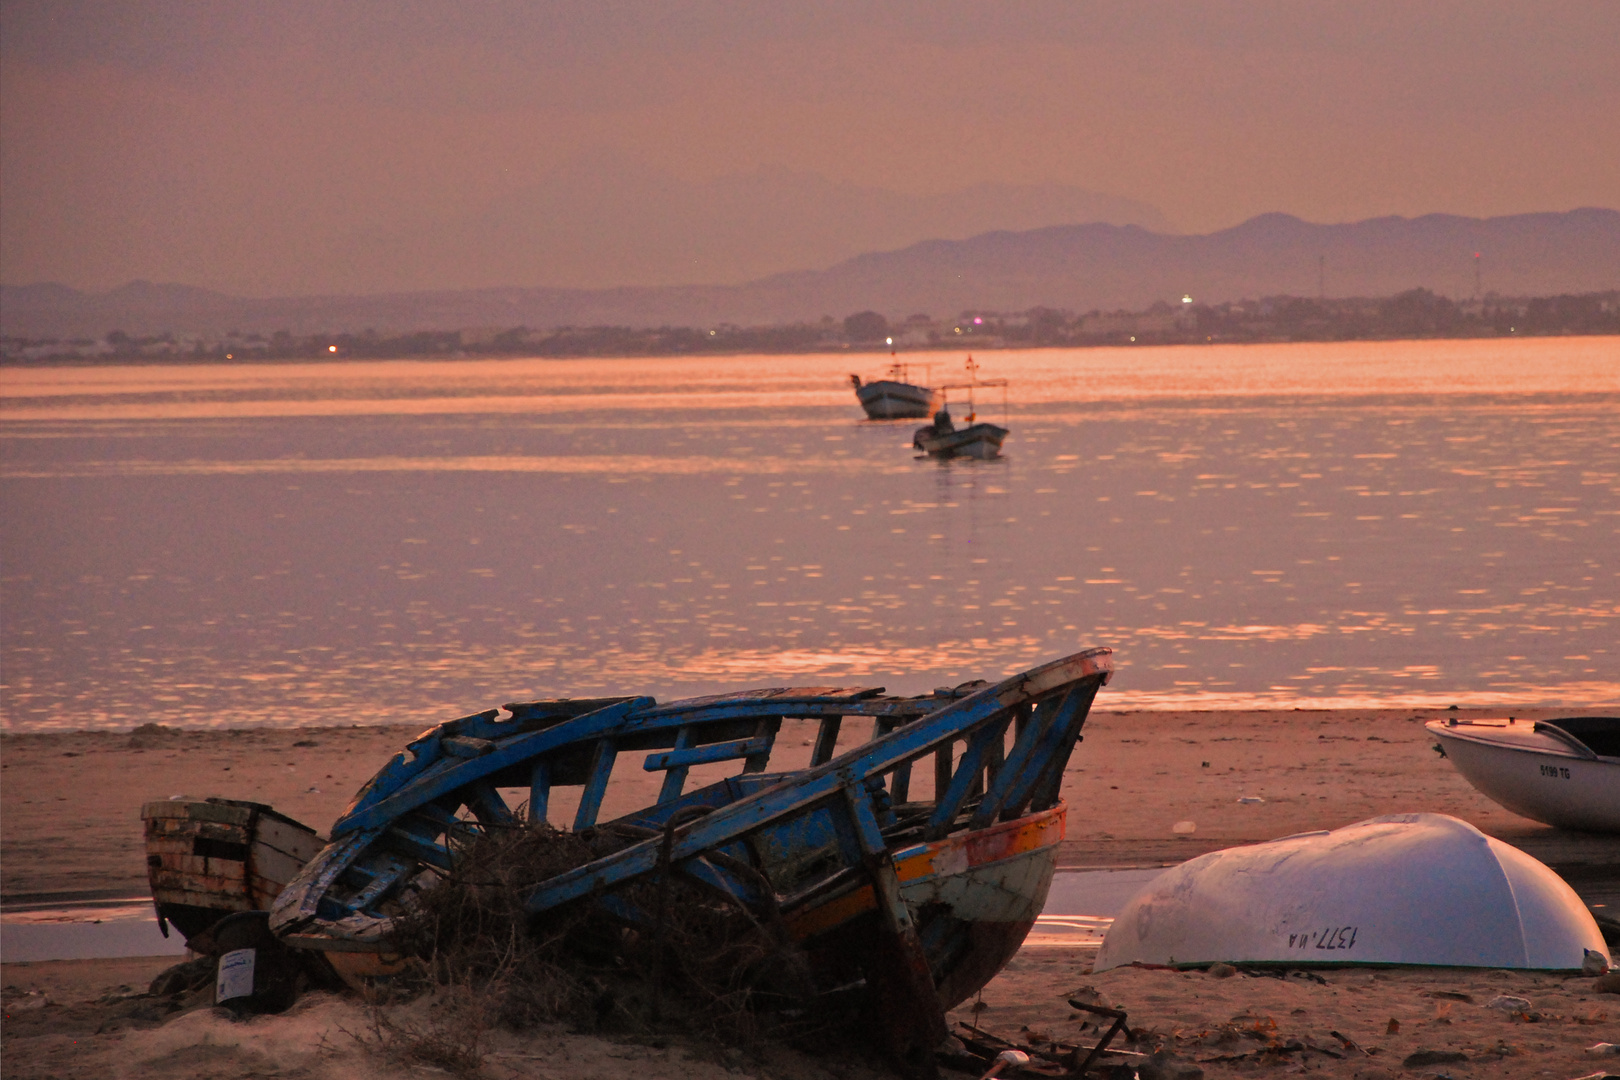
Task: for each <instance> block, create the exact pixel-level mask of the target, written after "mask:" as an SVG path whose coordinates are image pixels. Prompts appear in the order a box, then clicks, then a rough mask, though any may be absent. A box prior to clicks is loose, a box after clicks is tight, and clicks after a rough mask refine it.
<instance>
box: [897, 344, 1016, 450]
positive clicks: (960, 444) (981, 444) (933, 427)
mask: <svg viewBox="0 0 1620 1080" xmlns="http://www.w3.org/2000/svg"><path fill="white" fill-rule="evenodd" d="M967 372H968V381H967V382H963V383H946V384H944V385H943V386H941V387H940V388H939V389H940V391H941V392H942V393H944V392H946V391H950V390H966V391H967V392H968V415H967V421H968V423H967V427H961V428H959V427H957V426H956V425H955V424H954V423H953V422H952V421H951V413H950V410H949V409H948V408H946V407H945V406H944V405H941V406H940V408H939V411H938V412H936V413H934V422H933V423H932V424H929V425H927V426H925V427H920V428H918V429H917V430H916V431H915V432H914V433H912V436H911V445H912V446H914V447H916V448H917V449H918V450H921V451H923V452H924V453H926V454H927V455H928V456H929V457H937V458H954V457H970V458H978V459H979V460H981V461H986V460H989V459H990V458H995V457H1000V456H1001V444H1002V442H1003V441H1004V440H1005V439H1006V438H1007V434H1008V432H1007V429H1006V428H1005V427H1002V426H1000V425H998V424H988V423H984V422H983V421H980V420H979V419H978V410H977V409H976V408H975V407H974V404H973V395H974V392H975V391H977V390H982V389H984V388H986V387H996V386H999V387H1000V388H1001V412H1002V418H1003V420H1005V419H1006V413H1007V380H1006V379H981V378H979V365H978V362H977V361H975V360H974V359H973V357H971V356H970V357H968V358H967Z"/></svg>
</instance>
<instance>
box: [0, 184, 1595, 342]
mask: <svg viewBox="0 0 1620 1080" xmlns="http://www.w3.org/2000/svg"><path fill="white" fill-rule="evenodd" d="M1476 252H1478V253H1479V258H1478V259H1477V260H1476V258H1475V253H1476ZM1476 261H1477V265H1478V273H1479V276H1480V281H1481V283H1482V286H1483V289H1484V290H1485V291H1489V292H1496V293H1500V294H1503V295H1508V296H1534V295H1553V294H1558V293H1580V292H1595V291H1600V290H1606V289H1614V288H1617V287H1620V211H1616V210H1607V209H1581V210H1571V211H1569V212H1567V213H1544V214H1517V215H1513V216H1509V217H1496V218H1465V217H1456V216H1452V215H1447V214H1430V215H1426V216H1424V217H1418V218H1401V217H1385V218H1374V219H1371V220H1367V221H1359V222H1354V223H1351V224H1344V225H1313V224H1310V223H1308V222H1304V221H1301V220H1299V219H1298V218H1294V217H1290V216H1289V215H1287V214H1264V215H1261V216H1260V217H1257V218H1253V219H1251V220H1249V221H1246V222H1244V223H1243V224H1241V225H1238V226H1236V227H1235V228H1231V229H1225V230H1222V231H1220V232H1215V233H1210V234H1208V235H1205V236H1176V235H1168V234H1165V233H1156V232H1150V231H1148V230H1147V229H1143V228H1141V227H1139V226H1134V225H1125V226H1119V225H1103V224H1093V225H1064V226H1054V227H1049V228H1041V229H1033V230H1030V231H1027V232H1005V231H1004V232H989V233H984V234H982V235H979V236H974V237H971V238H969V239H966V240H931V241H926V242H923V243H919V244H913V245H911V246H909V247H904V248H900V249H899V250H895V251H885V252H878V253H873V254H868V255H861V256H858V257H856V258H853V259H849V260H847V261H845V262H842V263H839V264H838V265H836V266H833V267H831V268H829V269H826V270H817V271H800V272H794V273H786V274H777V275H773V276H771V277H766V278H762V279H760V280H758V281H752V282H748V283H746V284H742V285H724V286H721V285H711V286H704V285H684V286H663V287H643V288H616V289H556V288H491V289H469V290H459V291H443V292H412V293H386V294H379V295H374V296H303V297H286V298H274V299H249V298H243V297H235V296H227V295H225V294H223V293H218V292H212V291H209V290H207V289H200V288H194V287H191V286H185V285H154V284H150V283H147V282H133V283H131V284H128V285H125V286H123V287H121V288H118V289H114V290H112V291H110V292H106V293H85V292H80V291H78V290H76V289H71V288H68V287H66V286H63V285H50V284H45V285H26V286H0V333H3V334H5V335H7V336H12V337H68V336H75V335H79V336H87V337H96V336H100V335H102V334H104V333H106V332H108V331H109V330H113V329H119V330H123V331H125V332H126V333H129V334H134V335H150V334H158V333H164V332H174V333H177V334H186V333H197V334H218V333H224V332H227V331H230V330H239V331H242V332H255V331H256V332H260V333H270V332H273V331H275V330H287V331H290V332H292V333H294V334H311V333H318V332H322V331H331V332H342V331H349V332H358V331H361V330H364V329H367V328H372V329H376V330H377V331H379V332H400V331H407V330H449V329H459V328H465V327H514V326H529V327H535V328H545V327H553V326H563V325H576V326H590V325H623V326H636V327H645V326H661V325H670V326H712V325H715V324H718V323H735V324H739V325H766V324H779V323H790V322H800V321H812V320H815V319H819V318H820V317H821V316H823V315H831V316H833V317H835V318H841V317H843V316H845V315H848V314H850V313H852V312H855V311H860V310H863V309H868V308H870V309H873V310H876V311H879V312H881V313H883V314H885V315H887V316H889V317H890V318H904V317H905V316H907V315H911V314H918V313H927V314H930V315H933V316H936V317H950V316H953V315H955V314H957V313H959V312H962V311H964V310H967V309H973V308H978V309H984V310H995V311H1022V310H1025V309H1028V308H1031V307H1036V306H1045V307H1053V308H1060V309H1066V310H1070V311H1079V312H1083V311H1089V310H1092V309H1101V310H1111V309H1116V308H1125V309H1131V310H1139V309H1142V308H1145V307H1147V306H1149V305H1150V304H1152V303H1153V302H1154V301H1156V300H1171V301H1174V300H1179V299H1180V298H1181V296H1183V295H1184V294H1188V295H1191V296H1193V297H1194V298H1195V299H1196V300H1198V301H1200V302H1207V303H1219V302H1221V301H1225V300H1238V299H1244V298H1259V297H1264V296H1277V295H1293V296H1315V295H1317V291H1318V286H1319V280H1320V285H1321V287H1322V288H1323V289H1325V292H1326V293H1327V295H1329V296H1339V297H1343V296H1389V295H1392V294H1394V293H1398V292H1402V291H1404V290H1407V289H1412V288H1419V287H1421V288H1427V289H1431V290H1433V291H1435V292H1437V293H1440V294H1442V295H1447V296H1453V297H1466V296H1468V295H1470V294H1472V293H1473V291H1474V285H1475V273H1476ZM1319 274H1320V279H1319Z"/></svg>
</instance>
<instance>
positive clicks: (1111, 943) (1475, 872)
mask: <svg viewBox="0 0 1620 1080" xmlns="http://www.w3.org/2000/svg"><path fill="white" fill-rule="evenodd" d="M1588 952H1592V953H1596V954H1598V955H1599V956H1601V957H1603V958H1604V959H1605V960H1606V959H1607V957H1608V949H1607V946H1606V945H1605V944H1604V942H1603V934H1602V933H1601V931H1600V930H1599V929H1598V925H1597V923H1596V921H1595V920H1594V919H1593V918H1592V913H1591V912H1590V911H1588V910H1587V907H1586V905H1585V904H1584V903H1582V902H1581V898H1580V897H1579V896H1577V895H1575V890H1574V889H1571V888H1570V887H1569V885H1568V884H1566V883H1565V882H1564V880H1563V878H1560V877H1559V876H1558V875H1557V874H1555V873H1553V871H1552V870H1550V869H1548V867H1547V866H1545V865H1544V864H1542V863H1540V862H1538V861H1536V860H1535V859H1533V858H1531V857H1530V856H1529V855H1526V854H1525V853H1524V852H1522V851H1520V850H1519V849H1517V848H1514V847H1510V846H1509V845H1507V844H1504V843H1502V842H1501V841H1500V840H1496V839H1493V838H1492V837H1489V836H1486V835H1485V834H1484V833H1482V832H1480V831H1479V830H1478V829H1476V828H1474V827H1473V826H1472V825H1469V824H1468V823H1466V822H1463V821H1458V820H1457V819H1456V818H1453V817H1447V816H1446V815H1444V814H1390V815H1387V816H1384V817H1376V818H1371V819H1369V820H1367V821H1361V822H1357V823H1356V824H1354V825H1347V826H1345V827H1344V828H1342V829H1334V830H1333V831H1331V832H1313V833H1302V834H1300V835H1298V836H1289V837H1284V838H1283V839H1281V840H1273V841H1271V842H1270V843H1266V844H1254V845H1250V846H1247V847H1235V848H1227V849H1226V850H1224V851H1213V852H1210V853H1209V854H1208V855H1203V856H1200V857H1199V858H1196V859H1193V860H1192V861H1191V862H1185V863H1182V864H1181V865H1180V866H1177V867H1173V868H1171V869H1169V870H1166V871H1165V872H1164V873H1162V874H1160V875H1159V876H1158V877H1157V878H1154V879H1153V881H1152V882H1150V883H1149V884H1148V885H1147V886H1145V887H1144V888H1143V889H1142V891H1141V892H1139V893H1137V894H1136V896H1134V897H1132V898H1131V900H1130V901H1129V902H1128V903H1127V904H1126V905H1125V907H1124V909H1123V910H1122V911H1121V912H1120V914H1119V916H1118V918H1116V919H1115V920H1114V924H1113V926H1112V927H1110V928H1109V930H1108V936H1107V937H1106V938H1104V939H1103V944H1102V948H1101V950H1099V952H1098V954H1097V963H1096V970H1098V971H1103V970H1106V969H1108V968H1114V967H1120V966H1121V965H1125V964H1132V963H1144V964H1168V965H1172V966H1177V967H1201V966H1204V965H1207V964H1213V963H1218V962H1222V961H1225V962H1228V963H1239V964H1283V965H1287V966H1289V967H1303V966H1307V965H1312V964H1333V965H1345V964H1412V965H1434V966H1444V967H1490V968H1522V969H1536V970H1550V971H1582V970H1585V969H1587V968H1588V966H1589V964H1590V963H1591V961H1590V960H1589V958H1588V956H1587V954H1588Z"/></svg>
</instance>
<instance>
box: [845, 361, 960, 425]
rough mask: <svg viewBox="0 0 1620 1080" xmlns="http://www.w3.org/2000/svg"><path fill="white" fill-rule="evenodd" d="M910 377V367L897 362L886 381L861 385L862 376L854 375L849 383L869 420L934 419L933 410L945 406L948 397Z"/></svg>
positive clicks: (893, 364)
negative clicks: (912, 380)
mask: <svg viewBox="0 0 1620 1080" xmlns="http://www.w3.org/2000/svg"><path fill="white" fill-rule="evenodd" d="M910 377H911V375H910V371H909V369H908V368H907V366H906V365H905V364H902V363H899V362H898V361H896V362H895V363H892V364H890V365H889V373H888V376H887V377H886V378H882V379H877V380H874V381H872V382H862V381H861V377H860V376H859V375H851V376H850V377H849V381H850V382H851V383H852V384H853V385H854V387H855V397H856V399H857V400H859V401H860V403H861V408H862V409H865V410H866V418H867V419H868V420H916V419H920V418H922V417H927V416H932V415H933V414H934V410H936V409H938V408H940V407H941V406H942V405H944V404H945V395H944V394H943V393H941V392H940V391H938V390H935V389H933V388H932V387H928V386H919V385H918V384H916V383H913V382H910V381H909V380H910ZM925 377H926V375H925Z"/></svg>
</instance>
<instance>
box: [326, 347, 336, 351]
mask: <svg viewBox="0 0 1620 1080" xmlns="http://www.w3.org/2000/svg"><path fill="white" fill-rule="evenodd" d="M326 351H327V352H337V346H336V345H328V346H327V347H326Z"/></svg>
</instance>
